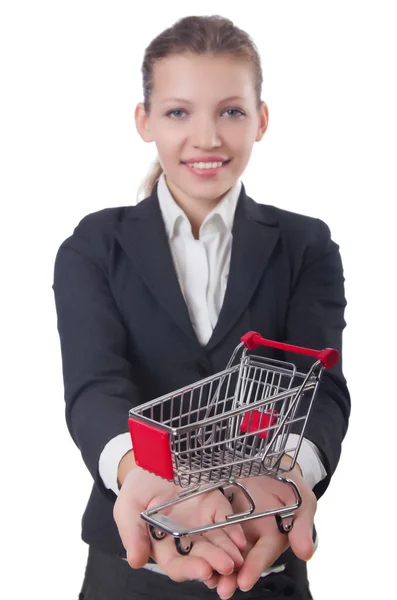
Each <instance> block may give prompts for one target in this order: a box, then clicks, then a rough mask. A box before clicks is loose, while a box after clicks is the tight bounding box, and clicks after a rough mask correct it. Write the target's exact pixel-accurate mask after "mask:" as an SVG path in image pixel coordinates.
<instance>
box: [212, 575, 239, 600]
mask: <svg viewBox="0 0 397 600" xmlns="http://www.w3.org/2000/svg"><path fill="white" fill-rule="evenodd" d="M237 588H238V584H237V573H232V574H231V575H222V577H220V578H219V581H218V585H217V588H216V591H217V594H218V596H219V597H220V598H222V600H226V599H227V598H230V597H231V596H233V594H234V592H235V591H236V590H237Z"/></svg>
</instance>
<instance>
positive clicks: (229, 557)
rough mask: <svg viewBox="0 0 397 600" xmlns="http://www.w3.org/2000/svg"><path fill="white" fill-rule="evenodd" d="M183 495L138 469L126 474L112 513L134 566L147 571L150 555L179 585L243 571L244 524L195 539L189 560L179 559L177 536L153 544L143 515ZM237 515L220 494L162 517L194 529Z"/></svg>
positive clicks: (204, 496)
mask: <svg viewBox="0 0 397 600" xmlns="http://www.w3.org/2000/svg"><path fill="white" fill-rule="evenodd" d="M179 490H180V488H178V487H177V486H176V485H174V483H172V482H168V481H165V480H164V479H161V478H160V477H158V476H156V475H153V474H152V473H148V472H147V471H144V470H143V469H141V468H140V467H137V466H134V467H133V468H132V469H131V470H130V471H129V472H128V473H127V474H126V475H125V477H124V479H123V483H122V486H121V489H120V492H119V496H118V498H117V500H116V503H115V506H114V512H113V514H114V519H115V521H116V524H117V527H118V530H119V533H120V537H121V540H122V542H123V545H124V547H125V549H126V551H127V560H128V563H129V565H130V566H131V567H132V568H140V567H143V566H144V565H145V564H146V563H147V562H148V559H149V556H151V557H152V558H153V559H154V560H155V561H156V563H157V564H158V565H159V566H160V567H161V568H162V569H163V571H165V573H167V575H168V576H169V577H170V578H171V579H173V580H174V581H186V580H188V579H198V580H202V581H205V580H207V579H209V578H210V577H211V576H212V574H213V573H214V572H217V573H221V574H224V575H227V574H231V573H233V572H234V571H238V570H239V568H240V567H241V565H242V564H243V556H242V553H241V552H242V551H244V549H245V546H246V539H245V536H244V533H243V530H242V528H241V526H240V525H229V526H228V527H226V528H225V529H215V530H213V531H210V532H206V533H204V534H202V535H196V536H193V547H192V550H191V552H190V553H189V554H188V555H186V556H181V555H180V554H178V552H177V550H176V547H175V542H174V538H173V537H172V536H170V535H166V536H165V538H164V539H162V540H158V541H157V540H153V539H152V537H151V535H150V533H149V530H148V526H147V523H146V522H145V521H144V520H143V519H142V518H141V512H142V511H144V510H146V509H148V508H151V507H152V506H156V505H159V504H162V503H164V502H167V501H169V500H172V499H173V498H175V497H176V495H177V493H178V491H179ZM232 512H233V509H232V507H231V505H230V503H229V502H228V500H227V499H226V498H225V496H224V495H223V494H222V493H221V492H220V491H219V490H215V491H212V492H208V493H206V494H201V495H200V496H196V497H195V498H192V499H189V500H186V501H185V502H181V503H179V504H177V505H174V506H172V507H170V508H168V509H167V510H166V511H164V513H163V514H167V516H169V517H170V518H171V519H173V520H174V521H177V522H180V523H181V524H183V525H191V526H192V527H193V526H198V525H205V524H207V523H215V522H218V521H221V520H222V521H223V520H224V519H225V516H226V515H228V514H230V513H232Z"/></svg>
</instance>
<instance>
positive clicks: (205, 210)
mask: <svg viewBox="0 0 397 600" xmlns="http://www.w3.org/2000/svg"><path fill="white" fill-rule="evenodd" d="M166 182H167V186H168V189H169V190H170V192H171V194H172V197H173V198H174V200H175V202H176V203H177V204H178V206H179V207H180V208H181V209H182V210H183V212H184V213H185V215H186V216H187V218H188V219H189V222H190V225H191V227H192V234H193V236H194V238H195V239H196V240H197V239H198V238H199V231H200V227H201V225H202V224H203V222H204V220H205V218H206V216H207V215H208V214H209V213H210V212H211V211H212V210H213V209H214V208H215V206H217V204H219V202H220V201H221V200H222V198H224V197H225V196H226V194H227V193H228V192H229V190H228V191H227V192H225V193H224V194H223V195H222V196H219V198H214V199H212V200H208V199H205V200H204V199H203V200H197V199H194V198H191V197H190V196H186V195H185V194H183V193H182V192H181V191H180V190H178V189H176V188H175V186H174V185H173V183H172V182H170V181H168V179H167V178H166Z"/></svg>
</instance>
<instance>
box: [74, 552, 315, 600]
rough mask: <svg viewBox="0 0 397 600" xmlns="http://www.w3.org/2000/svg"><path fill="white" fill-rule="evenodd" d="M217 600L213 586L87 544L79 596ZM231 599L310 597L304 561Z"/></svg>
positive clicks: (305, 599) (114, 599) (112, 599)
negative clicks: (133, 563) (175, 577)
mask: <svg viewBox="0 0 397 600" xmlns="http://www.w3.org/2000/svg"><path fill="white" fill-rule="evenodd" d="M151 598H153V599H155V598H161V600H181V599H182V598H189V600H219V596H218V594H217V593H216V590H209V589H208V588H207V587H206V585H205V584H204V583H202V582H200V581H186V582H183V583H177V582H175V581H172V579H170V578H169V577H167V576H165V575H161V574H159V573H155V572H153V571H148V570H147V569H131V567H130V566H129V564H128V563H127V561H125V560H123V559H121V558H120V557H118V556H111V555H108V554H104V553H103V552H101V551H100V550H98V549H96V548H94V547H92V546H90V547H89V551H88V560H87V565H86V570H85V576H84V581H83V586H82V589H81V592H80V595H79V600H138V599H146V600H149V599H151ZM232 598H233V600H259V599H263V600H284V599H285V600H310V599H312V596H311V594H310V591H309V584H308V581H307V570H306V563H305V562H303V561H301V560H298V559H295V560H293V561H291V562H290V563H287V567H286V569H285V570H284V571H283V572H282V573H272V574H270V575H268V576H267V577H262V578H260V579H259V581H258V582H257V583H256V584H255V585H254V587H253V588H252V589H251V590H250V591H249V592H242V591H241V590H236V592H235V594H234V595H233V596H232Z"/></svg>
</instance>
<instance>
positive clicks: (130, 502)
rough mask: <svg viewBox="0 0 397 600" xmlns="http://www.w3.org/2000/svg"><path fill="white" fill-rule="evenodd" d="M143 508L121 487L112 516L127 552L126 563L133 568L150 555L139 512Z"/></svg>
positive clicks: (146, 559) (142, 563)
mask: <svg viewBox="0 0 397 600" xmlns="http://www.w3.org/2000/svg"><path fill="white" fill-rule="evenodd" d="M143 510H145V507H144V506H139V501H138V500H137V498H136V497H134V496H133V494H132V493H131V491H130V490H128V488H127V487H126V488H125V489H123V487H122V488H121V490H120V493H119V496H118V498H117V500H116V503H115V505H114V509H113V516H114V520H115V521H116V525H117V527H118V530H119V534H120V537H121V541H122V542H123V546H124V548H125V549H126V552H127V560H128V563H129V565H130V567H132V568H134V569H139V568H141V567H143V566H144V565H145V564H146V563H147V562H148V560H149V555H150V538H149V536H148V531H147V526H146V523H145V521H143V519H142V518H141V514H140V513H141V512H142V511H143Z"/></svg>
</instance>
